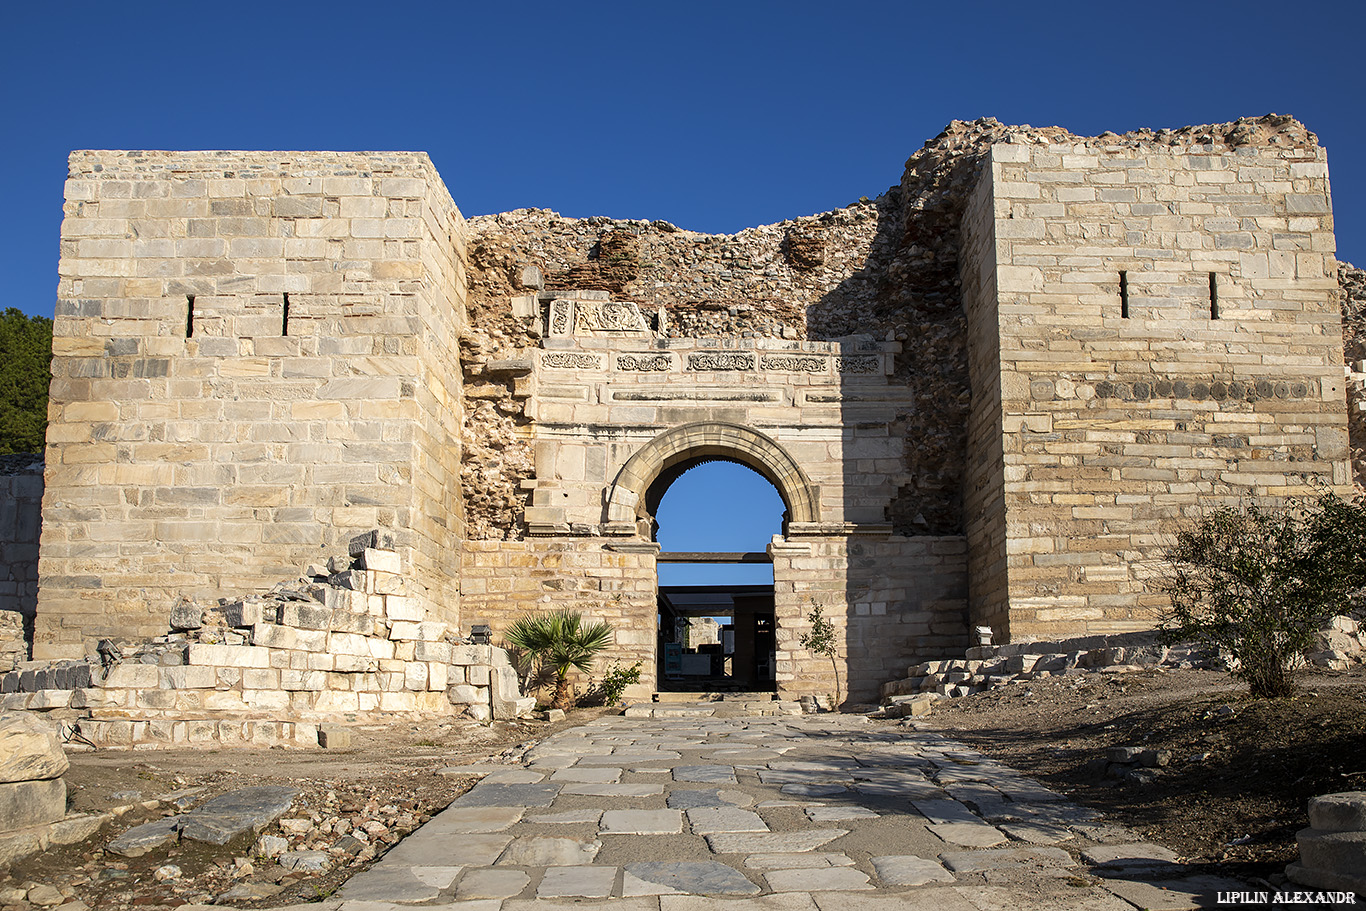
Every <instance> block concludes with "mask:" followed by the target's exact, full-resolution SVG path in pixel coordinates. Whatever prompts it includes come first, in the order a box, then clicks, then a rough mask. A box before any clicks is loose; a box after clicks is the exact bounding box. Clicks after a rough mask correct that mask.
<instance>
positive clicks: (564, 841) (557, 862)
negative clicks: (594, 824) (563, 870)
mask: <svg viewBox="0 0 1366 911" xmlns="http://www.w3.org/2000/svg"><path fill="white" fill-rule="evenodd" d="M601 849H602V842H600V841H596V840H589V839H578V838H537V837H526V838H518V839H517V840H515V841H513V842H512V844H510V845H508V847H507V850H505V851H504V852H503V853H502V855H501V856H500V857H499V858H498V861H497V862H498V863H499V864H500V865H506V866H512V867H572V866H578V865H580V864H591V863H592V862H593V858H594V857H597V854H598V851H599V850H601Z"/></svg>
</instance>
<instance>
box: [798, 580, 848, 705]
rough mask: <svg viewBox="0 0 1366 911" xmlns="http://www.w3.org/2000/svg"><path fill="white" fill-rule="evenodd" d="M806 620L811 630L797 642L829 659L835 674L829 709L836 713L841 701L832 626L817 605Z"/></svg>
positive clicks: (836, 646) (836, 647)
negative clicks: (833, 690)
mask: <svg viewBox="0 0 1366 911" xmlns="http://www.w3.org/2000/svg"><path fill="white" fill-rule="evenodd" d="M806 619H807V622H809V623H810V624H811V629H810V630H808V631H807V632H805V633H802V635H801V638H800V639H798V640H797V641H798V643H799V644H800V645H801V647H802V648H804V649H806V650H807V651H809V652H811V653H813V654H816V655H824V656H826V657H827V658H829V659H830V669H831V670H833V671H834V672H835V695H834V697H833V700H832V702H831V704H830V707H831V708H832V709H834V710H835V711H837V712H838V711H839V708H840V703H841V702H842V701H843V699H842V696H841V694H840V666H839V660H838V657H839V647H838V644H837V643H836V640H835V627H834V624H832V623H831V622H830V621H829V620H827V619H825V611H824V610H822V609H821V606H820V605H819V604H817V605H816V606H814V607H812V608H811V613H810V614H808V615H807V617H806Z"/></svg>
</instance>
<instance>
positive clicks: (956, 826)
mask: <svg viewBox="0 0 1366 911" xmlns="http://www.w3.org/2000/svg"><path fill="white" fill-rule="evenodd" d="M722 707H723V708H725V707H726V706H725V705H724V704H722ZM703 708H704V709H705V711H703V710H699V711H692V712H688V711H682V710H680V711H678V712H673V713H664V715H663V716H661V715H658V714H656V715H654V716H653V717H645V716H637V717H629V718H628V717H621V716H617V717H603V718H599V719H596V720H594V721H592V722H589V723H587V724H584V725H581V726H579V727H577V728H571V729H568V730H563V731H559V732H557V733H555V734H553V735H552V736H550V737H548V738H547V739H546V740H545V741H544V742H542V743H540V744H537V745H536V746H534V747H533V748H532V749H531V750H530V751H528V753H527V755H526V759H525V765H524V766H521V767H517V766H506V765H495V764H492V763H477V764H474V765H472V766H467V767H463V768H464V769H465V770H468V772H469V773H470V774H473V773H474V772H475V771H476V770H477V771H478V772H479V773H480V774H483V775H484V776H485V777H484V778H483V780H481V781H480V782H479V783H478V784H477V785H475V786H474V787H473V788H472V789H471V790H470V791H469V792H468V793H466V794H465V795H463V796H462V797H460V798H458V799H457V800H455V801H454V802H453V803H452V805H451V806H450V807H448V808H447V809H446V810H444V811H443V812H441V813H439V814H437V815H436V816H435V817H434V818H433V819H432V820H431V821H430V822H428V823H427V824H426V825H424V826H423V827H422V828H420V829H419V830H417V831H416V832H414V833H413V834H412V835H410V836H409V837H408V838H407V839H405V840H404V841H403V842H401V843H400V844H398V845H397V846H395V847H394V848H393V849H392V850H390V851H389V852H388V853H387V854H385V855H384V856H383V857H382V858H381V859H380V861H379V862H378V863H376V864H375V865H374V866H373V867H372V868H371V869H370V870H368V871H366V872H365V873H362V874H360V875H358V876H356V877H354V878H353V879H352V880H351V881H350V882H348V883H347V884H346V885H345V886H344V887H343V889H342V892H341V895H340V897H341V899H342V902H341V903H340V905H338V904H337V903H335V902H333V903H331V904H328V903H324V905H320V906H319V908H320V911H403V909H406V908H411V907H413V906H414V905H428V906H432V907H439V908H444V909H447V911H579V909H582V908H583V907H586V903H593V902H610V903H611V906H612V909H613V911H1073V909H1075V911H1121V909H1123V911H1132V907H1133V905H1139V906H1146V907H1153V908H1161V909H1164V911H1166V909H1176V908H1185V907H1191V906H1192V905H1191V904H1190V902H1191V901H1192V896H1198V895H1199V894H1201V891H1202V889H1203V890H1204V892H1205V893H1208V892H1209V889H1207V888H1205V887H1206V886H1208V885H1210V883H1213V882H1214V880H1212V879H1210V878H1209V877H1208V876H1206V877H1205V878H1204V879H1201V878H1200V873H1199V871H1198V870H1197V869H1195V868H1186V867H1184V866H1183V865H1181V864H1180V862H1179V860H1178V859H1177V858H1176V856H1175V855H1174V854H1172V852H1170V851H1167V850H1166V849H1165V848H1162V847H1161V846H1157V845H1150V844H1146V843H1142V842H1140V840H1139V839H1138V838H1137V837H1135V835H1134V833H1132V832H1129V831H1127V830H1125V829H1123V828H1122V827H1119V826H1115V825H1114V824H1112V823H1109V822H1108V821H1103V820H1101V819H1100V818H1099V814H1097V813H1096V812H1095V811H1092V810H1087V809H1084V808H1081V807H1077V806H1075V805H1072V804H1070V803H1068V802H1067V801H1066V800H1065V799H1063V797H1062V795H1060V794H1058V793H1057V792H1055V791H1051V790H1049V789H1048V788H1045V787H1043V786H1041V785H1039V784H1038V783H1036V782H1033V781H1031V780H1029V779H1028V778H1025V777H1024V776H1023V775H1021V774H1019V773H1018V772H1016V771H1014V770H1013V769H1010V768H1008V767H1006V766H1003V765H1001V764H1000V763H997V762H994V761H993V760H991V759H990V758H989V757H986V756H984V755H982V754H981V753H978V752H976V751H975V750H970V749H968V748H966V747H963V746H960V745H958V744H955V743H954V742H953V741H951V740H949V739H947V738H946V737H944V736H942V735H940V734H938V733H935V732H933V731H925V730H915V729H912V728H904V727H893V726H890V725H881V726H879V725H874V724H870V723H869V722H868V721H867V720H866V719H864V718H862V717H859V716H841V715H817V716H778V715H771V716H747V715H742V714H740V713H739V712H738V711H737V712H731V711H725V712H722V711H720V710H719V709H717V708H716V706H715V705H712V706H710V707H703ZM459 769H461V767H453V768H452V769H450V770H443V771H444V772H448V773H451V774H454V773H455V772H456V771H457V770H459ZM176 835H177V833H176V832H175V831H174V830H173V829H172V831H170V832H169V833H167V834H166V835H165V836H163V837H165V838H167V839H173V838H175V837H176ZM1078 858H1081V865H1080V866H1078V863H1079V861H1078ZM1097 880H1098V881H1097ZM1207 880H1208V882H1207ZM1219 882H1220V883H1223V884H1224V885H1222V886H1220V889H1221V891H1237V889H1238V887H1239V884H1237V883H1233V884H1232V885H1229V883H1232V881H1223V880H1220V881H1219ZM531 896H534V897H531ZM1131 902H1132V904H1130V903H1131Z"/></svg>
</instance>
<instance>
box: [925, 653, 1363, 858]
mask: <svg viewBox="0 0 1366 911" xmlns="http://www.w3.org/2000/svg"><path fill="white" fill-rule="evenodd" d="M929 720H930V723H931V725H932V726H933V727H935V728H937V729H940V730H942V731H944V732H945V733H950V734H952V736H954V737H956V738H958V739H961V740H963V741H965V742H967V743H969V744H972V745H973V746H975V747H977V748H978V749H980V750H982V751H983V752H985V753H988V754H990V755H992V756H994V757H997V758H999V759H1001V760H1002V761H1004V762H1006V763H1007V764H1008V765H1010V766H1012V767H1014V768H1017V769H1020V770H1022V771H1024V772H1026V773H1028V774H1029V775H1031V776H1033V777H1034V778H1037V779H1038V780H1039V781H1042V782H1043V783H1044V784H1046V785H1049V786H1051V787H1053V788H1055V789H1057V790H1060V791H1063V792H1065V793H1067V794H1068V795H1069V796H1070V797H1071V798H1072V800H1073V801H1075V802H1076V803H1080V804H1083V805H1085V806H1088V807H1092V808H1093V809H1097V810H1100V811H1101V812H1103V813H1104V814H1106V816H1107V817H1109V818H1110V819H1111V820H1112V821H1114V822H1118V823H1121V824H1123V825H1125V826H1127V827H1129V828H1132V829H1134V830H1136V831H1138V832H1140V833H1142V834H1143V836H1144V837H1145V838H1147V839H1150V840H1152V841H1155V842H1157V843H1159V844H1162V845H1166V846H1167V847H1169V848H1171V849H1172V850H1173V851H1176V852H1177V853H1178V854H1180V855H1181V856H1182V857H1183V858H1184V859H1185V860H1186V861H1187V862H1190V863H1196V864H1205V865H1209V867H1210V869H1211V871H1212V872H1219V873H1224V874H1228V875H1232V876H1238V877H1242V878H1244V879H1248V878H1259V879H1263V880H1266V879H1269V878H1270V877H1272V876H1275V875H1277V874H1280V873H1282V872H1283V871H1284V868H1285V865H1286V864H1287V863H1289V862H1290V861H1292V860H1294V859H1295V858H1296V856H1297V853H1298V852H1297V849H1296V846H1295V833H1296V832H1297V831H1298V830H1300V829H1302V828H1304V827H1306V826H1308V825H1309V819H1308V810H1307V807H1308V801H1309V798H1311V797H1313V796H1316V795H1319V794H1330V793H1334V792H1338V791H1361V790H1366V670H1363V669H1362V668H1360V667H1357V668H1356V669H1354V670H1353V671H1349V672H1342V673H1334V672H1323V673H1316V674H1313V675H1305V676H1303V677H1301V678H1300V692H1299V694H1298V695H1296V696H1295V697H1294V698H1291V699H1275V700H1259V699H1253V698H1251V697H1250V696H1248V695H1247V690H1246V687H1245V686H1243V685H1242V684H1240V683H1237V682H1236V681H1233V680H1231V679H1230V678H1229V676H1228V675H1226V674H1222V673H1218V672H1215V671H1202V670H1169V671H1163V670H1151V671H1137V672H1133V673H1125V674H1087V675H1083V676H1077V677H1051V678H1045V679H1040V680H1034V681H1030V682H1027V683H1015V684H1011V685H1010V686H1007V687H1003V688H1001V689H998V690H995V691H992V692H988V693H981V694H978V695H975V696H970V697H967V698H964V699H954V700H946V701H941V702H938V703H936V704H935V707H934V712H933V714H932V715H931V716H930V719H929ZM1120 746H1141V747H1144V748H1147V749H1153V750H1166V751H1169V752H1170V753H1171V757H1172V758H1171V762H1170V764H1169V765H1168V766H1166V767H1165V768H1160V769H1157V770H1156V771H1157V773H1158V774H1157V776H1156V779H1155V780H1154V781H1153V782H1152V783H1150V784H1141V783H1135V782H1129V781H1120V780H1116V779H1114V778H1110V777H1107V776H1106V766H1107V763H1106V761H1105V751H1106V748H1108V747H1120Z"/></svg>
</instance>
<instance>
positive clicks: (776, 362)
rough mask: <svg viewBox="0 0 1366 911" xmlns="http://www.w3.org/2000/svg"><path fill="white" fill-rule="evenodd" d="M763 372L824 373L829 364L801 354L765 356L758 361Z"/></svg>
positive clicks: (820, 359) (818, 358)
mask: <svg viewBox="0 0 1366 911" xmlns="http://www.w3.org/2000/svg"><path fill="white" fill-rule="evenodd" d="M759 364H760V366H762V367H763V368H764V369H765V370H782V371H786V372H788V373H824V372H825V371H826V368H827V367H829V366H830V362H829V361H827V360H826V359H825V358H823V357H812V356H811V355H802V354H766V355H764V356H763V357H762V358H760V359H759Z"/></svg>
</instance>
